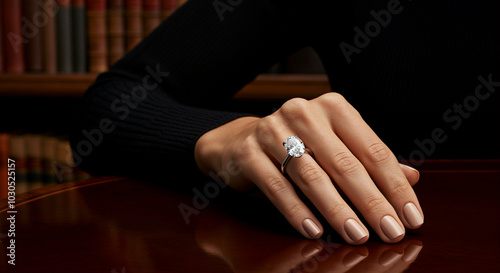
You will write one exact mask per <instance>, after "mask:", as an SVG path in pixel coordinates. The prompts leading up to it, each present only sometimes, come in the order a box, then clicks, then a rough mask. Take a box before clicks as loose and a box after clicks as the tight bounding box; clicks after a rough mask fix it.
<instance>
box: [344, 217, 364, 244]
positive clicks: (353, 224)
mask: <svg viewBox="0 0 500 273" xmlns="http://www.w3.org/2000/svg"><path fill="white" fill-rule="evenodd" d="M344 228H345V232H346V233H347V236H349V238H351V240H353V241H354V242H357V241H359V240H361V239H363V238H365V237H366V236H368V234H367V233H366V231H365V230H364V229H363V228H362V227H361V225H360V224H359V223H358V221H356V220H354V219H348V220H347V221H345V224H344Z"/></svg>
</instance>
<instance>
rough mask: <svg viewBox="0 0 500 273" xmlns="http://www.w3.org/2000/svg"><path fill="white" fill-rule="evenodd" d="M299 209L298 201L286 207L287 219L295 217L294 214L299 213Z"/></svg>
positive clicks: (300, 207)
mask: <svg viewBox="0 0 500 273" xmlns="http://www.w3.org/2000/svg"><path fill="white" fill-rule="evenodd" d="M301 211H302V206H301V205H300V204H299V203H295V204H293V205H292V206H291V207H289V208H287V210H286V212H285V213H286V215H285V217H286V218H287V219H292V218H295V216H297V215H300V213H301Z"/></svg>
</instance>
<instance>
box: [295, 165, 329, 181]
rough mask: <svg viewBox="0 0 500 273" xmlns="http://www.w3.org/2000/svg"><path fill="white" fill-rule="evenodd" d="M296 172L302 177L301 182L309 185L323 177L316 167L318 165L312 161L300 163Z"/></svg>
mask: <svg viewBox="0 0 500 273" xmlns="http://www.w3.org/2000/svg"><path fill="white" fill-rule="evenodd" d="M298 174H299V177H300V178H301V179H302V183H304V184H305V185H306V186H310V187H313V186H314V185H316V184H318V183H320V182H321V180H322V179H323V176H322V173H321V171H320V170H319V169H318V166H316V165H315V164H314V163H312V162H311V163H306V164H304V165H302V166H301V167H300V168H299V170H298Z"/></svg>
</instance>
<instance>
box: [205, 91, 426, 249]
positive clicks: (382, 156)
mask: <svg viewBox="0 0 500 273" xmlns="http://www.w3.org/2000/svg"><path fill="white" fill-rule="evenodd" d="M293 135H297V136H299V137H300V138H301V139H302V140H303V142H304V143H305V145H306V147H307V148H308V149H310V150H311V151H312V154H313V155H314V157H313V156H312V155H311V154H307V153H306V154H304V155H303V156H302V157H300V158H292V159H291V161H290V162H289V164H288V166H287V168H286V172H287V175H288V177H286V176H285V175H283V174H282V173H281V171H280V169H279V168H280V164H281V163H282V162H283V160H284V159H285V157H286V155H287V153H286V151H285V149H284V148H283V146H282V145H281V143H282V142H283V141H284V140H285V139H286V138H287V137H289V136H293ZM195 160H196V162H197V164H198V167H199V168H200V170H202V171H203V172H205V173H209V172H211V171H213V172H216V173H217V172H220V171H224V170H225V168H227V166H229V165H231V164H232V165H235V166H236V169H238V170H239V171H238V172H232V174H233V175H231V176H226V177H224V178H225V181H226V183H228V185H229V186H230V187H232V188H233V189H236V190H240V191H249V192H251V191H255V188H256V187H257V188H258V189H259V190H260V191H261V192H262V193H263V194H264V195H265V196H267V198H269V200H270V201H271V202H272V203H273V204H274V206H276V208H277V209H278V210H279V211H280V212H281V213H282V214H283V216H284V217H285V218H286V219H287V220H288V222H289V223H290V224H291V225H292V226H293V227H294V228H295V229H296V230H297V231H298V232H300V233H301V234H302V235H303V236H304V237H306V238H310V239H316V238H319V237H320V236H321V235H322V232H323V227H322V226H321V224H320V222H319V221H318V219H317V218H316V216H315V215H314V214H313V213H312V212H311V210H310V209H309V208H308V207H307V206H306V205H305V204H304V203H303V202H302V201H301V199H300V198H299V196H298V194H297V192H296V190H295V189H294V186H293V184H295V185H296V187H297V188H298V189H299V190H300V191H301V192H302V193H303V194H304V195H305V196H306V197H307V198H308V199H309V200H310V201H311V202H312V204H313V205H314V206H315V207H316V208H317V209H318V210H319V211H320V212H321V214H322V215H323V216H324V217H325V219H326V220H327V221H328V223H329V224H330V225H331V226H332V227H333V228H334V229H335V230H336V231H337V232H338V233H339V234H340V235H341V236H342V237H343V238H344V240H345V241H346V242H347V243H349V244H354V245H357V244H363V243H365V242H366V241H367V240H368V237H369V235H368V234H369V232H368V229H367V228H366V227H365V226H364V225H363V223H362V222H361V220H360V218H359V216H358V215H357V214H356V213H355V212H354V210H353V208H351V207H349V205H348V204H347V202H346V201H345V200H344V199H343V198H342V196H341V193H340V192H339V190H340V191H342V192H343V194H344V195H345V198H349V200H350V202H351V204H353V205H354V206H355V207H356V209H357V210H358V211H359V212H360V214H361V215H360V216H362V217H363V218H364V219H365V220H366V222H367V223H368V224H369V225H370V226H371V227H372V229H373V230H374V231H375V232H376V233H377V235H378V236H379V237H380V238H381V239H382V240H383V241H385V242H388V243H395V242H398V241H400V240H401V239H402V238H403V237H404V230H405V227H406V228H412V229H413V228H418V227H419V225H420V224H419V225H418V226H413V225H411V224H410V223H409V221H408V220H407V219H406V218H405V214H404V213H403V207H404V206H405V205H406V204H408V203H413V204H414V205H415V207H416V208H417V210H418V213H420V215H421V216H422V219H423V212H422V209H421V207H420V205H419V202H418V199H417V196H416V195H415V192H414V191H413V189H412V185H414V184H415V183H416V182H417V181H418V178H419V174H418V171H416V170H414V169H412V168H409V167H407V166H404V165H401V164H399V163H398V161H397V159H396V157H395V156H394V154H393V153H392V152H391V151H390V149H389V148H388V147H387V146H386V145H385V144H384V143H383V142H382V140H380V139H379V137H378V136H377V135H376V134H375V132H373V130H372V129H371V128H370V127H369V126H368V125H367V124H366V122H365V121H364V120H363V119H362V117H361V116H360V114H359V113H358V111H356V109H354V107H353V106H352V105H350V104H349V103H348V102H347V101H346V100H345V98H344V97H342V96H341V95H340V94H338V93H327V94H324V95H322V96H320V97H317V98H315V99H312V100H305V99H298V98H297V99H291V100H289V101H287V102H286V103H284V104H283V106H282V107H281V108H280V109H278V110H277V111H275V112H274V113H273V114H271V115H269V116H266V117H263V118H257V117H243V118H239V119H236V120H234V121H232V122H229V123H227V124H225V125H223V126H220V127H218V128H216V129H213V130H211V131H209V132H207V133H205V134H204V135H203V136H202V137H201V138H200V139H199V140H198V141H197V143H196V147H195ZM292 183H293V184H292ZM384 216H390V217H392V218H393V219H394V220H395V221H394V223H395V224H396V225H398V226H399V227H400V228H401V230H402V231H403V232H402V234H399V235H398V236H396V237H392V238H391V236H387V233H386V232H384V229H383V228H382V225H383V223H382V222H383V221H382V218H384ZM306 219H310V220H311V221H312V222H313V223H314V224H315V225H316V226H317V228H318V229H319V232H318V233H314V234H311V233H310V232H309V233H308V232H307V229H306V228H305V227H304V221H305V220H306ZM349 219H353V220H354V221H355V223H357V224H358V225H359V226H360V228H361V230H362V231H363V232H364V233H365V234H366V236H364V237H362V238H358V239H357V240H353V239H352V238H351V237H350V236H349V234H348V233H347V231H346V226H345V225H346V221H347V220H349ZM351 222H352V221H351Z"/></svg>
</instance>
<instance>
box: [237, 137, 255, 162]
mask: <svg viewBox="0 0 500 273" xmlns="http://www.w3.org/2000/svg"><path fill="white" fill-rule="evenodd" d="M257 151H258V145H256V143H255V141H254V140H253V138H251V137H247V138H245V139H244V140H243V141H242V142H240V143H239V144H238V148H237V149H235V151H234V159H235V161H237V162H241V163H242V164H245V163H247V162H249V161H252V160H254V158H255V157H256V156H257V154H258V152H257Z"/></svg>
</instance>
